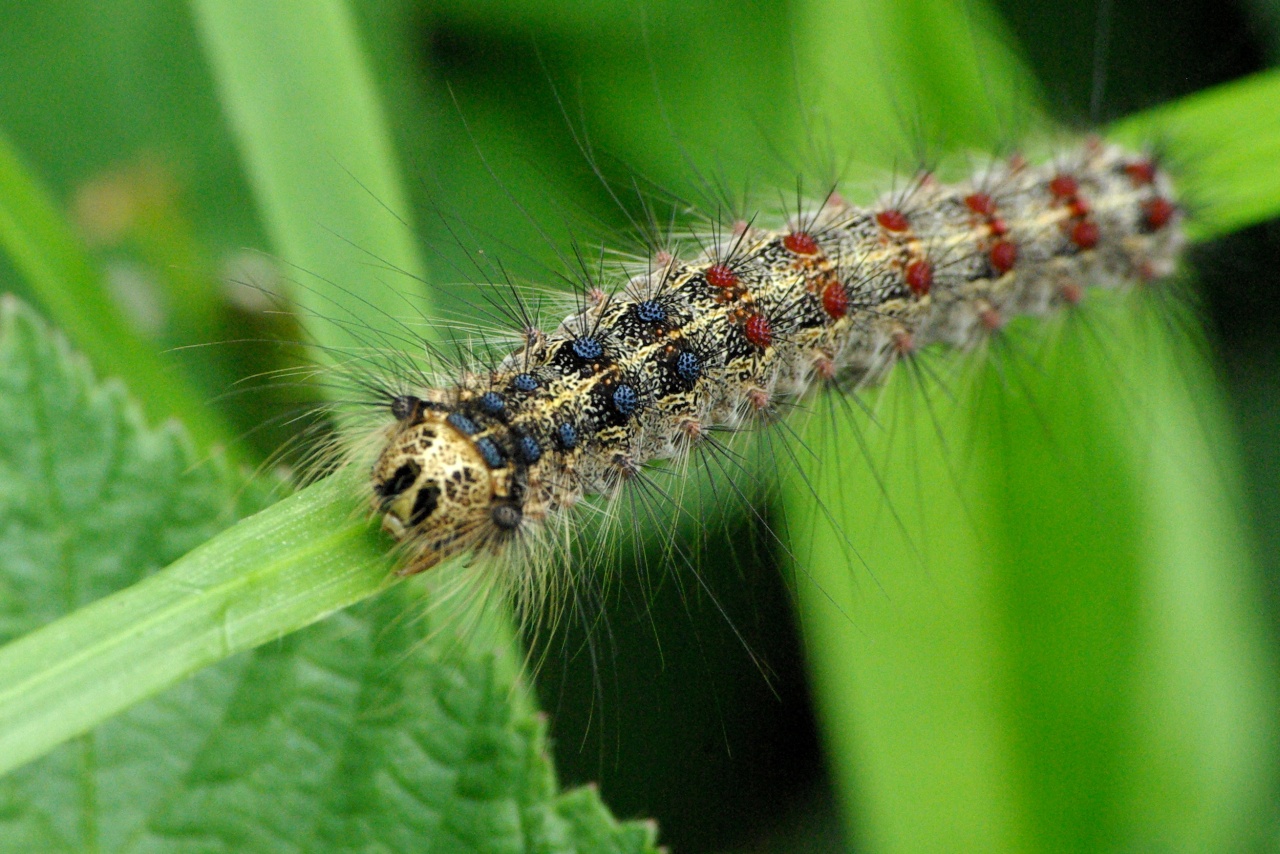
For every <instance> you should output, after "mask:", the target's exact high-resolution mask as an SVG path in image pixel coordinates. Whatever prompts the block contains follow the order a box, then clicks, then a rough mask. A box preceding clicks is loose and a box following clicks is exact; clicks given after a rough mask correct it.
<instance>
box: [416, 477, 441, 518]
mask: <svg viewBox="0 0 1280 854" xmlns="http://www.w3.org/2000/svg"><path fill="white" fill-rule="evenodd" d="M439 505H440V487H438V486H436V484H435V482H434V481H430V482H428V483H427V485H426V486H424V487H422V489H419V490H418V497H417V498H415V499H413V510H412V512H410V513H409V524H410V525H418V524H421V523H422V522H425V521H426V519H427V517H428V516H430V515H431V514H432V513H434V512H436V507H438V506H439Z"/></svg>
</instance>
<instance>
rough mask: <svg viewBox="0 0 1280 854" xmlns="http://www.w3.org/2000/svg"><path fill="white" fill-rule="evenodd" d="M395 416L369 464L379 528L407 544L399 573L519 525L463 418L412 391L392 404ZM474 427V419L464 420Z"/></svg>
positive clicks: (515, 511)
mask: <svg viewBox="0 0 1280 854" xmlns="http://www.w3.org/2000/svg"><path fill="white" fill-rule="evenodd" d="M392 412H393V413H394V414H395V415H396V418H397V423H396V424H395V425H393V426H392V427H391V428H390V430H389V438H388V441H387V444H386V446H385V447H384V448H383V449H382V452H381V453H380V454H379V455H378V459H377V461H376V462H375V463H374V465H373V477H372V486H373V503H374V506H375V508H376V509H377V511H378V512H380V513H382V514H383V517H382V527H383V530H385V531H387V532H388V533H389V534H391V535H392V536H393V537H395V538H396V539H397V540H401V541H404V542H405V543H407V544H408V545H409V546H410V547H411V549H412V554H413V558H412V562H411V563H410V564H409V566H408V567H407V568H406V570H405V571H406V572H420V571H422V570H424V569H427V568H428V567H431V566H433V565H435V564H437V563H439V562H440V561H442V560H444V559H445V558H446V557H449V556H451V555H453V554H455V553H458V552H461V551H464V550H465V549H467V548H470V547H472V546H474V545H477V544H479V543H482V542H484V541H485V540H486V539H488V538H489V537H491V536H492V535H493V534H495V533H498V532H503V531H509V530H511V529H512V528H514V527H516V525H518V524H519V510H518V509H516V508H514V507H512V506H511V505H510V504H509V503H508V502H506V501H504V500H502V499H501V498H500V496H499V494H498V493H499V492H500V491H504V490H502V489H501V483H499V480H500V479H499V478H498V477H497V476H496V475H497V472H495V470H494V468H493V467H492V466H491V465H490V464H489V463H488V462H486V460H485V457H484V455H483V454H482V453H481V450H480V449H479V448H478V447H477V444H476V442H475V441H474V440H473V438H472V437H471V435H470V434H469V433H470V432H474V430H471V431H468V429H467V428H468V425H469V422H468V420H467V419H466V418H462V417H459V416H457V415H452V416H451V415H450V414H449V413H447V412H440V411H437V410H434V409H430V408H427V407H426V406H425V405H424V404H423V401H421V400H419V399H418V398H414V397H407V396H406V397H399V398H396V400H395V401H394V403H393V404H392ZM470 426H471V427H474V425H470Z"/></svg>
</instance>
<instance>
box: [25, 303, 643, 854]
mask: <svg viewBox="0 0 1280 854" xmlns="http://www.w3.org/2000/svg"><path fill="white" fill-rule="evenodd" d="M0 383H2V386H0V388H2V389H3V398H4V400H5V401H6V406H5V407H4V417H3V420H0V453H3V459H4V460H5V465H6V471H5V472H4V479H3V482H4V483H5V484H6V487H7V489H6V491H5V493H4V496H3V501H4V505H3V507H0V511H2V512H0V518H4V519H6V520H8V524H7V528H6V530H5V532H4V537H5V539H4V542H3V545H4V547H5V548H4V550H3V552H0V554H3V555H4V559H3V561H2V562H0V584H4V585H5V589H4V592H5V596H4V602H5V606H6V611H5V620H4V623H3V626H4V628H5V630H6V637H12V636H13V635H15V634H18V633H20V632H22V631H25V630H28V629H32V628H34V627H36V626H38V625H40V624H42V623H45V622H47V621H48V620H50V619H52V618H55V617H57V616H59V615H60V614H62V613H65V612H67V611H69V610H71V609H72V608H73V607H75V606H78V605H82V604H83V603H84V602H86V601H89V600H92V599H95V598H97V597H98V596H101V595H103V594H105V593H108V592H110V591H111V590H113V589H116V588H118V587H121V586H124V585H126V584H130V583H132V582H134V581H137V579H138V578H140V577H142V576H143V575H146V574H147V573H148V572H149V571H150V570H152V569H154V568H155V567H156V566H158V565H159V564H160V563H162V562H163V561H165V560H168V559H170V558H172V557H173V556H174V555H176V554H179V553H181V552H183V551H185V550H186V549H187V548H188V547H190V546H191V545H193V544H194V543H197V542H199V541H201V540H203V539H205V538H207V537H208V536H209V535H210V534H211V533H212V531H214V530H216V529H217V528H219V527H221V526H223V525H225V524H226V523H228V522H229V521H230V520H231V518H233V516H234V514H235V513H236V512H238V509H237V507H236V496H237V492H236V490H235V489H234V486H233V484H232V483H231V482H230V481H229V480H228V479H227V477H226V476H225V475H224V474H223V473H222V472H221V471H219V470H216V469H210V468H209V467H208V466H205V467H198V466H195V465H194V464H193V461H192V458H191V452H190V451H189V449H188V448H187V446H186V444H185V441H184V440H183V439H182V437H181V436H180V434H178V433H177V431H176V430H174V429H167V430H162V431H149V430H147V429H146V428H144V427H143V426H142V425H141V420H140V417H139V415H138V413H137V411H136V408H134V407H132V406H131V405H130V404H128V402H127V401H126V400H125V398H124V395H123V394H122V393H121V389H120V387H119V386H118V385H114V384H113V385H108V386H105V387H97V386H95V385H94V384H93V382H92V379H91V377H90V375H89V372H88V371H87V369H86V368H85V366H84V364H83V362H82V361H80V360H77V359H75V358H73V357H71V356H70V355H69V354H68V352H67V350H66V347H65V345H63V344H61V343H60V341H58V340H57V339H56V338H54V337H52V336H51V335H50V334H49V332H48V330H47V329H46V328H45V327H44V325H43V324H42V323H41V322H40V321H38V320H37V319H35V318H34V317H33V316H32V315H31V314H30V313H29V312H28V311H26V310H25V309H22V308H21V307H20V306H19V305H18V304H17V303H15V302H14V301H12V300H9V301H6V302H5V303H3V305H0ZM341 482H342V481H341V480H340V479H338V480H334V481H331V482H330V483H329V484H328V485H327V486H326V487H322V488H318V489H317V488H313V489H311V490H308V491H307V492H304V493H303V494H301V495H299V496H296V497H295V498H292V499H289V500H288V501H285V502H280V503H278V504H277V505H276V506H275V507H273V508H271V509H270V510H269V511H267V512H264V513H260V514H258V515H257V516H255V517H253V519H252V520H249V521H248V522H246V523H245V524H242V525H240V526H238V527H237V528H236V529H235V530H234V531H231V532H228V534H227V535H226V537H224V538H222V539H220V540H219V541H218V542H220V543H221V544H223V547H224V552H223V554H222V556H221V559H213V560H209V559H206V558H207V556H205V557H202V554H203V553H204V552H205V551H206V550H202V549H197V550H196V551H195V552H193V553H192V554H191V555H189V556H188V557H187V558H185V559H183V560H181V561H179V562H178V563H177V564H175V565H174V566H173V567H170V568H169V569H167V570H164V571H162V572H159V573H156V574H153V575H150V576H149V577H147V578H146V579H145V580H143V581H141V582H140V583H137V584H134V585H133V586H132V587H129V588H128V589H126V590H124V591H122V592H120V593H116V594H114V595H109V596H106V597H105V598H102V599H99V600H98V601H97V602H96V603H95V604H93V605H90V606H88V607H81V608H79V610H76V611H75V613H74V614H73V615H72V616H70V617H67V618H65V619H62V620H58V621H55V622H53V623H52V624H50V625H47V626H45V627H44V628H41V629H37V630H36V631H34V632H32V633H30V634H28V635H26V636H25V637H24V638H23V639H22V640H20V641H17V642H16V643H13V644H10V645H9V646H7V647H4V648H3V649H0V757H3V760H0V764H2V766H3V768H5V769H12V768H14V767H15V766H17V765H21V763H22V762H24V761H26V760H28V759H30V758H31V757H32V756H34V755H37V754H39V753H40V752H42V751H43V750H44V749H47V746H49V745H51V744H53V743H56V742H57V741H61V740H64V739H65V738H66V737H67V736H68V735H69V734H73V733H78V732H84V731H85V730H86V728H87V727H88V726H90V725H91V724H93V723H95V722H99V721H102V720H103V719H105V718H107V717H111V716H112V715H113V714H114V713H115V712H117V711H119V710H120V709H123V708H125V707H128V706H132V708H128V710H127V711H125V712H124V713H123V714H119V715H116V716H115V717H113V718H112V719H111V720H110V721H107V722H106V723H105V724H103V725H101V726H99V727H98V728H96V729H94V730H93V731H92V732H89V733H87V734H84V735H80V736H79V737H77V738H75V739H74V740H73V741H72V742H71V743H69V744H66V745H64V746H63V747H62V748H60V749H58V750H57V751H55V752H53V753H52V754H50V755H48V756H46V757H44V758H43V759H41V760H39V761H37V762H34V763H31V764H28V765H26V766H25V767H20V768H18V770H16V771H13V772H12V773H10V774H8V776H6V777H4V778H3V779H2V780H0V850H12V851H31V850H40V851H59V850H85V849H94V850H112V851H134V850H155V849H160V850H172V848H173V847H176V846H180V845H189V846H194V847H197V848H200V849H201V850H228V851H232V850H234V851H247V850H263V851H267V850H270V851H278V850H281V849H282V848H286V849H288V848H292V850H320V849H324V850H357V849H358V850H368V849H369V848H371V847H373V848H376V847H378V846H386V847H388V848H392V849H406V848H413V847H415V846H418V845H422V844H424V841H426V840H431V841H432V842H433V843H434V844H435V846H436V848H435V850H458V851H508V850H510V851H524V850H535V851H572V850H585V849H583V848H581V847H579V846H580V845H585V844H586V843H587V842H589V843H590V845H591V846H593V847H591V848H590V849H589V850H601V851H648V850H652V839H653V835H654V831H653V828H652V827H651V826H649V825H644V824H626V825H619V824H618V823H617V822H615V821H614V820H613V819H612V817H610V816H609V814H608V812H607V810H605V809H604V807H603V806H602V805H601V804H600V803H599V800H598V798H597V797H596V796H595V794H594V792H587V791H578V792H570V793H567V794H564V795H561V794H559V793H558V792H557V791H556V786H555V777H554V772H553V770H552V767H551V764H550V761H549V759H548V758H547V755H546V738H545V732H544V729H545V725H544V723H543V722H542V720H541V719H540V718H539V717H538V716H536V715H535V714H534V713H533V712H532V711H531V708H530V701H529V699H528V698H527V697H525V696H524V694H523V689H522V688H520V687H519V683H518V682H516V681H515V676H516V673H517V671H518V662H517V661H514V660H512V658H511V652H510V651H511V650H512V649H514V646H513V644H512V641H511V639H510V638H509V637H507V636H505V634H504V633H505V625H504V623H503V622H502V620H501V619H498V620H496V621H495V620H494V618H493V615H492V614H489V615H485V614H483V613H481V614H473V615H471V616H470V617H466V616H464V615H466V614H468V613H469V612H468V611H466V609H463V610H461V611H459V610H457V609H455V610H454V611H452V612H451V614H452V616H448V617H443V618H442V617H441V616H440V612H439V611H430V610H427V604H426V602H424V601H423V600H422V599H421V598H420V597H421V596H422V595H423V594H422V591H420V590H413V591H412V592H410V588H408V587H402V588H400V589H399V590H397V591H391V592H389V593H388V594H387V595H384V596H382V597H379V598H378V599H376V600H374V601H373V602H370V603H367V604H365V605H363V606H360V607H358V608H357V609H354V610H352V611H348V612H345V613H343V614H341V615H337V616H335V617H334V618H333V619H330V620H327V621H325V622H323V623H321V624H319V625H317V626H314V627H312V628H311V629H309V630H307V631H304V632H300V633H297V634H293V635H290V636H289V637H287V638H285V639H283V640H281V641H280V642H279V643H276V644H270V645H267V646H263V647H261V648H259V649H258V650H257V651H255V652H253V653H251V654H250V655H249V656H247V657H246V656H238V657H232V658H228V659H227V660H223V661H221V663H220V664H219V665H218V666H216V667H211V668H207V669H204V670H202V671H201V672H200V673H198V674H197V675H196V676H195V678H193V679H190V680H187V681H184V682H182V683H181V684H179V685H178V686H177V687H176V688H173V689H171V690H169V691H167V692H165V693H163V694H160V695H159V696H156V697H154V698H153V699H151V700H149V701H147V702H144V703H140V704H138V705H133V703H135V702H136V701H137V700H139V699H142V698H145V697H148V696H151V695H154V694H156V693H157V691H159V690H160V689H161V688H163V687H165V686H167V685H170V684H172V683H174V682H175V680H177V679H179V678H181V677H182V676H184V675H186V674H188V673H190V672H192V671H193V670H196V669H198V668H200V667H201V666H202V665H204V664H207V663H212V662H217V661H220V660H222V659H224V658H225V657H227V656H230V655H231V654H232V653H234V652H236V651H238V650H243V649H248V648H250V647H254V646H258V645H259V644H261V643H263V641H265V640H268V639H273V638H278V637H280V635H281V634H282V633H283V632H285V631H289V630H290V629H291V628H293V627H296V626H297V625H299V624H298V623H297V622H296V620H297V619H299V616H298V614H299V609H300V612H301V613H302V614H303V615H309V616H308V617H306V621H308V622H309V621H310V620H311V619H314V618H315V617H316V616H317V615H318V614H319V613H321V612H323V611H324V610H326V609H327V610H332V609H333V608H335V607H339V606H340V605H342V604H347V603H348V602H350V601H352V600H353V599H355V598H360V597H363V596H365V595H367V594H368V592H369V591H370V590H373V589H380V588H382V587H384V586H385V583H386V580H387V578H388V570H389V565H388V562H387V558H386V556H385V551H386V550H385V547H384V546H383V545H382V544H381V543H379V542H377V541H375V540H374V538H373V537H372V536H371V535H370V532H369V530H368V527H369V526H368V524H367V523H366V522H365V521H363V520H362V519H361V514H359V513H358V512H353V508H352V507H351V504H350V501H344V500H342V499H341V498H339V497H336V496H335V495H334V494H333V490H334V488H335V487H336V486H338V485H340V484H341ZM50 483H53V484H57V485H58V487H57V488H55V489H49V488H48V484H50ZM317 496H322V497H320V498H319V499H317ZM244 500H245V499H243V498H242V499H241V503H243V502H244ZM291 525H292V526H294V527H290V526H291ZM233 543H234V544H235V545H231V546H230V547H228V544H233ZM273 549H274V551H273ZM228 557H231V558H232V559H231V560H227V558H228ZM249 564H253V565H255V566H256V567H257V569H256V570H252V571H249V572H245V571H244V570H245V568H246V567H247V565H249ZM335 567H340V568H335ZM352 567H356V568H357V569H355V570H353V569H352ZM317 569H318V570H319V572H317V571H316V570H317ZM326 569H327V570H329V572H328V573H326ZM436 573H442V574H439V575H435V578H436V579H437V583H440V584H447V583H449V582H448V578H449V576H448V573H447V572H445V571H444V570H440V569H438V570H436ZM280 574H283V575H285V576H287V577H289V578H292V579H293V581H292V582H287V581H282V580H281V579H280V578H278V577H277V576H278V575H280ZM433 575H434V574H433ZM53 578H56V579H58V581H59V583H58V584H56V585H55V584H50V583H49V582H50V579H53Z"/></svg>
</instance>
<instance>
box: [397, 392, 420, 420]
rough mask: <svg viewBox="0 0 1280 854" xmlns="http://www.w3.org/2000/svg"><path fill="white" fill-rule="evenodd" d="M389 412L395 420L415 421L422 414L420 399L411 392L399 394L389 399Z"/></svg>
mask: <svg viewBox="0 0 1280 854" xmlns="http://www.w3.org/2000/svg"><path fill="white" fill-rule="evenodd" d="M391 414H392V415H393V416H395V419H396V420H397V421H416V420H417V419H418V417H419V416H421V415H422V400H421V399H420V398H417V397H414V396H413V395H411V394H401V395H397V396H396V397H393V398H392V399H391Z"/></svg>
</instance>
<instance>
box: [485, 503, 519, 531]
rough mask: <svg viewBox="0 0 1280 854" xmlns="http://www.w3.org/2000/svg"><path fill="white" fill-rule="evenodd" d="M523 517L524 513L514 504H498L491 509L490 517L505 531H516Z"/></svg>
mask: <svg viewBox="0 0 1280 854" xmlns="http://www.w3.org/2000/svg"><path fill="white" fill-rule="evenodd" d="M523 517H524V513H522V512H521V511H520V508H519V507H517V506H515V505H514V504H498V505H496V506H494V508H493V509H492V510H490V511H489V518H491V519H492V520H493V524H495V525H497V526H498V527H499V528H501V529H502V530H504V531H514V530H515V529H516V528H518V527H520V520H521V519H522V518H523Z"/></svg>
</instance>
